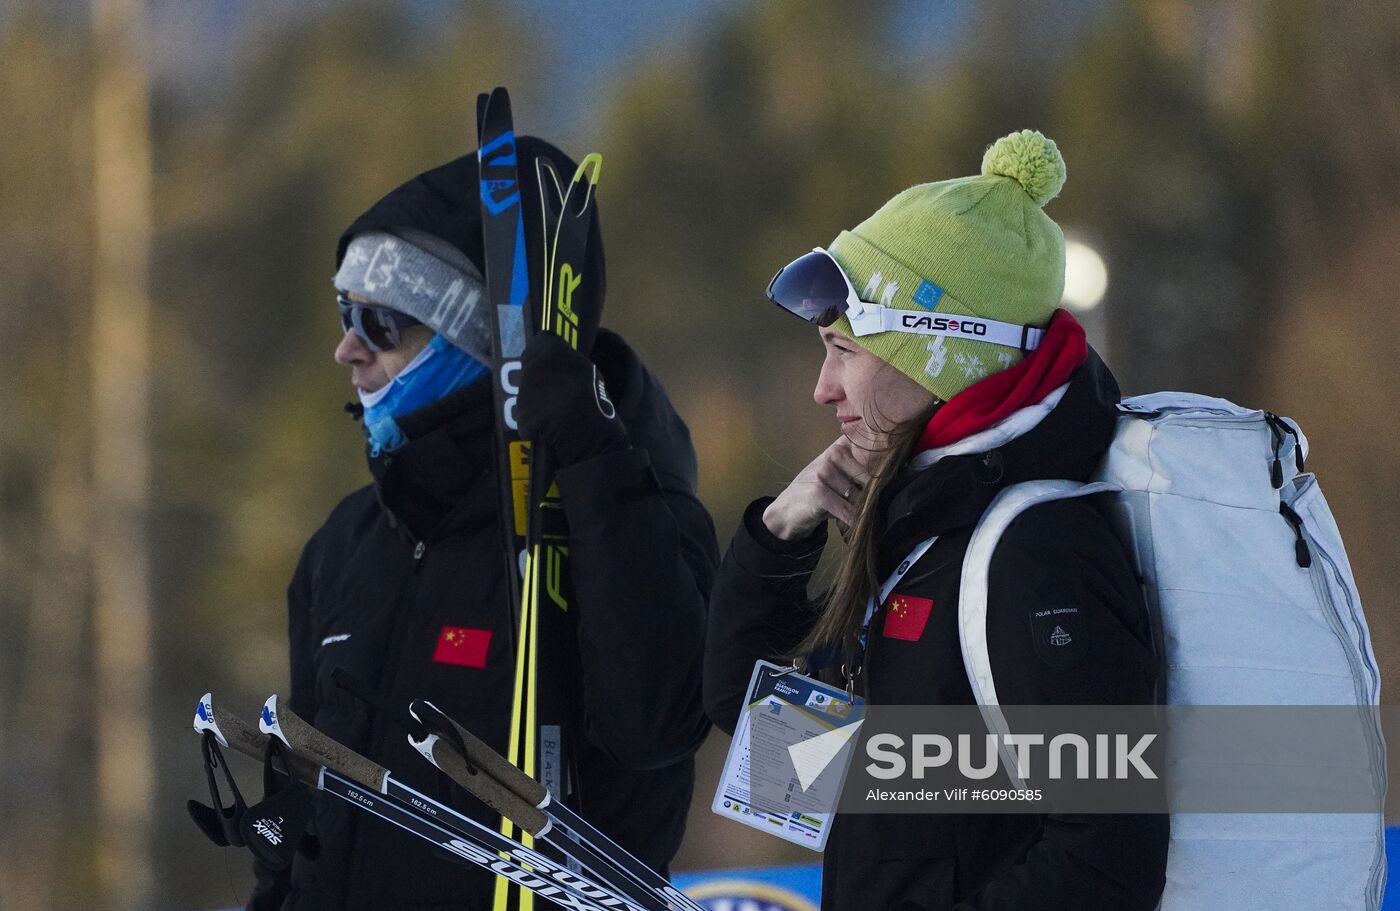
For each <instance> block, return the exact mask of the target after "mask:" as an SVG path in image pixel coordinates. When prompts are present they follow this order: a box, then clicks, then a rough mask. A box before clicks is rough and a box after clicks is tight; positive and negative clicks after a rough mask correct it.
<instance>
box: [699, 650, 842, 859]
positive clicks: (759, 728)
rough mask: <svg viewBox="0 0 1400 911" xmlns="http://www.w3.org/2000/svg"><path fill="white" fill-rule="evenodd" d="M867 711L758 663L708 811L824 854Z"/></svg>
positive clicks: (829, 689) (835, 692) (837, 692)
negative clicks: (857, 736)
mask: <svg viewBox="0 0 1400 911" xmlns="http://www.w3.org/2000/svg"><path fill="white" fill-rule="evenodd" d="M864 711H865V706H864V704H863V702H862V701H861V700H860V699H859V698H854V699H852V698H850V697H848V696H847V694H846V691H845V690H842V689H838V688H837V687H834V686H831V685H829V684H826V683H822V682H821V681H820V680H814V679H812V678H811V677H808V676H805V675H803V674H799V673H797V671H796V670H795V669H794V668H791V667H782V666H780V665H777V664H774V663H773V662H771V661H759V662H758V663H757V664H755V665H754V669H753V676H752V677H751V678H749V688H748V693H747V695H746V696H745V699H744V710H743V712H742V713H741V714H740V716H739V721H738V724H737V725H735V728H734V739H733V741H731V742H730V744H729V755H728V756H727V757H726V758H725V761H724V774H723V775H721V776H720V782H719V788H718V789H717V790H716V791H715V799H714V803H713V804H711V806H710V809H711V810H712V811H714V812H715V813H717V814H718V815H720V816H723V817H725V818H726V819H732V820H734V821H735V822H739V823H742V824H743V825H746V826H750V827H752V828H755V829H758V830H759V831H761V832H767V833H768V834H769V835H773V836H775V837H777V838H781V839H783V840H784V841H790V842H792V843H793V844H798V845H802V846H803V847H804V848H810V849H812V850H813V851H821V850H822V849H823V848H825V847H826V839H827V836H828V835H829V834H830V830H831V823H832V820H833V818H834V817H835V811H836V804H837V801H838V799H839V798H840V796H841V788H842V786H843V785H844V784H845V781H846V771H847V770H848V769H849V768H850V765H851V760H852V758H853V757H854V756H855V746H856V739H857V738H856V737H855V734H856V733H857V731H859V729H860V725H861V722H862V721H863V719H864Z"/></svg>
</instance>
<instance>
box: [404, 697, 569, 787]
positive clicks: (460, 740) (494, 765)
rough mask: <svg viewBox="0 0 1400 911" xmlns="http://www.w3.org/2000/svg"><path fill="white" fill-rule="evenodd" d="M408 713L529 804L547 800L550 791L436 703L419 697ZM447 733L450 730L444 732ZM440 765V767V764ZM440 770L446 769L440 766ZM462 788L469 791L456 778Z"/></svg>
mask: <svg viewBox="0 0 1400 911" xmlns="http://www.w3.org/2000/svg"><path fill="white" fill-rule="evenodd" d="M408 710H409V712H410V713H411V714H412V715H413V716H414V717H415V718H417V719H418V720H419V721H421V722H422V723H423V724H424V726H426V727H427V728H428V729H429V731H431V732H432V733H436V734H439V736H442V737H443V738H444V739H446V740H447V741H448V742H449V743H452V744H454V745H457V746H459V748H460V749H461V752H462V758H463V759H465V760H466V761H467V762H468V763H470V764H472V765H475V766H477V767H479V768H480V769H481V770H482V771H484V772H485V773H486V774H487V775H488V776H490V777H491V778H493V779H495V780H496V781H497V782H499V783H500V784H501V786H502V787H504V788H506V789H507V790H508V791H510V792H511V793H513V794H515V795H516V796H517V797H519V798H520V799H521V800H523V801H525V802H526V803H528V804H529V805H530V806H532V807H543V806H544V805H545V804H546V803H547V802H548V800H549V791H547V790H546V789H545V786H544V785H542V784H540V783H539V782H538V781H536V780H535V779H533V778H531V777H530V776H529V775H526V774H525V773H524V772H522V771H520V769H518V768H516V767H515V766H513V765H511V764H510V763H509V762H508V761H507V760H506V758H505V757H504V756H502V755H501V754H500V753H497V752H496V751H495V750H493V749H491V748H490V747H489V746H487V745H486V744H485V743H483V742H482V741H481V740H480V739H478V738H477V737H476V735H474V734H473V733H472V732H471V731H468V730H467V729H466V728H464V727H462V726H461V725H460V724H458V723H457V722H455V721H453V720H452V719H451V718H449V717H447V715H446V714H444V713H443V712H442V710H441V709H439V708H438V707H437V706H435V705H433V704H432V703H431V702H428V701H426V700H422V699H420V700H418V701H417V702H414V703H413V704H412V705H410V706H409V709H408ZM444 732H450V733H444ZM439 768H441V766H439ZM443 771H444V772H445V771H447V770H446V769H443ZM457 783H458V784H460V785H461V786H462V787H464V788H467V789H468V790H471V786H468V784H467V783H466V782H463V781H458V782H457Z"/></svg>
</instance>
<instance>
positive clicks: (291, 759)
mask: <svg viewBox="0 0 1400 911" xmlns="http://www.w3.org/2000/svg"><path fill="white" fill-rule="evenodd" d="M194 729H195V730H196V731H199V732H200V733H203V732H205V731H208V732H210V733H211V734H213V735H214V737H215V738H216V739H217V740H218V741H219V742H220V743H221V744H223V745H224V746H226V747H231V748H233V749H235V750H237V751H238V752H240V753H242V754H243V755H245V756H251V757H252V758H253V759H256V760H258V761H259V762H261V761H262V759H263V757H264V756H265V755H266V753H267V735H266V734H264V733H262V732H261V731H259V730H258V729H257V728H255V727H253V726H252V725H251V724H249V723H248V722H246V721H244V720H243V719H242V718H239V717H238V716H237V715H235V714H233V713H232V712H230V711H228V710H226V709H224V708H221V707H219V706H216V705H214V697H213V695H212V694H211V693H205V694H204V698H203V699H201V700H200V701H199V708H198V709H197V710H196V711H195V716H194ZM287 764H288V766H289V769H288V770H289V771H290V772H291V773H292V775H293V776H294V777H296V778H297V779H299V780H301V781H305V782H309V783H311V784H315V783H316V773H317V771H318V770H317V768H316V764H315V763H314V762H312V761H311V760H310V759H308V758H307V757H305V756H299V755H297V754H296V753H295V752H293V753H292V754H291V755H289V756H288V757H287Z"/></svg>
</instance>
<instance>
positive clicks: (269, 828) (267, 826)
mask: <svg viewBox="0 0 1400 911" xmlns="http://www.w3.org/2000/svg"><path fill="white" fill-rule="evenodd" d="M253 831H254V832H256V833H258V834H259V835H261V836H262V837H263V838H265V839H267V841H268V843H269V844H274V845H280V844H281V843H282V817H281V816H279V817H277V818H276V819H259V820H258V821H257V822H255V823H253Z"/></svg>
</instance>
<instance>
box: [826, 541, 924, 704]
mask: <svg viewBox="0 0 1400 911" xmlns="http://www.w3.org/2000/svg"><path fill="white" fill-rule="evenodd" d="M937 540H938V535H934V536H933V537H932V538H929V539H928V540H926V541H921V542H919V544H918V545H917V546H915V548H914V549H913V550H911V551H910V552H909V556H907V557H905V558H904V561H903V562H902V563H900V564H899V566H897V567H895V571H894V572H892V573H890V577H889V578H888V579H886V580H885V584H884V585H882V586H880V597H879V599H878V600H877V599H876V598H875V596H874V595H871V596H870V601H869V602H868V603H867V604H866V605H865V619H864V620H863V621H862V622H861V625H860V638H859V639H858V640H857V643H858V645H859V649H860V650H859V652H858V653H857V654H858V656H859V663H858V664H856V666H855V667H854V668H852V667H851V666H850V665H849V664H844V663H843V664H842V665H841V676H842V677H845V678H846V692H847V693H848V694H851V695H854V693H855V680H856V678H857V677H859V676H860V672H861V671H862V670H864V667H865V644H866V642H867V641H868V640H869V638H870V621H871V620H873V619H874V618H875V611H876V609H877V608H879V606H880V605H881V604H884V603H885V599H886V598H888V597H889V596H890V592H892V591H894V587H895V586H896V585H898V584H899V580H900V579H903V578H904V575H905V573H907V572H909V570H911V569H913V568H914V564H915V563H918V562H919V560H920V559H922V558H923V555H924V554H926V553H928V549H929V548H930V547H932V546H933V545H934V542H935V541H937Z"/></svg>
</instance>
